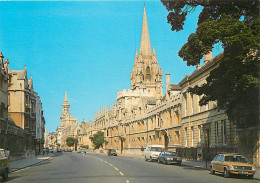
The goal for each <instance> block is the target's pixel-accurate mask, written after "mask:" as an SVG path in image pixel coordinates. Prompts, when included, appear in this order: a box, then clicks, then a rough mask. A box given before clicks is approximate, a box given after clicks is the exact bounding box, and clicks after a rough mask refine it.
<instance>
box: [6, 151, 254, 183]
mask: <svg viewBox="0 0 260 183" xmlns="http://www.w3.org/2000/svg"><path fill="white" fill-rule="evenodd" d="M6 182H8V183H49V182H50V183H59V182H60V183H81V182H82V183H83V182H84V183H86V182H87V183H92V182H93V183H103V182H104V183H158V182H160V183H168V182H171V183H172V182H175V183H178V182H181V183H183V182H187V183H193V182H195V183H196V182H199V183H201V182H211V183H219V182H225V183H228V182H232V183H239V182H250V183H255V182H258V180H249V179H245V178H224V177H223V176H221V175H210V174H209V172H208V171H206V170H202V169H194V168H191V167H186V166H175V165H163V164H158V163H157V162H146V161H144V160H143V159H137V158H127V157H114V156H112V157H110V156H106V155H96V154H87V155H81V154H78V153H62V154H60V155H55V156H54V157H53V158H51V159H50V160H48V161H45V162H42V163H40V164H37V165H34V166H31V167H28V168H25V169H23V170H19V171H17V172H13V173H11V174H10V175H9V180H8V181H6Z"/></svg>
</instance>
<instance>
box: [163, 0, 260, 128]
mask: <svg viewBox="0 0 260 183" xmlns="http://www.w3.org/2000/svg"><path fill="white" fill-rule="evenodd" d="M161 1H162V3H163V4H164V5H165V6H166V9H167V10H168V11H170V13H169V15H168V17H167V19H168V22H169V23H170V24H171V26H172V30H173V31H180V30H182V29H183V25H184V22H185V20H186V15H187V14H188V13H190V12H191V11H193V10H194V9H195V8H196V7H198V6H201V7H203V9H202V12H201V13H200V15H199V19H198V27H197V30H196V32H195V33H193V34H191V35H190V36H189V38H188V42H187V43H185V44H184V45H183V47H182V48H181V50H180V51H179V56H180V57H182V58H183V60H184V61H187V65H188V66H189V65H197V64H199V63H200V60H201V58H202V57H203V55H204V54H207V53H208V52H209V51H211V50H212V48H213V47H214V45H215V44H217V43H221V45H222V48H223V49H224V52H223V55H222V56H221V57H220V63H219V66H218V67H217V68H216V69H214V70H213V71H211V73H210V76H209V77H208V78H207V79H206V81H207V82H206V83H205V84H203V85H202V86H195V87H194V88H190V89H189V91H190V92H192V93H194V94H197V95H203V97H202V99H201V100H200V105H205V104H207V103H208V102H209V101H217V102H218V107H219V109H223V110H225V111H226V113H227V115H228V117H229V119H230V120H232V121H234V122H236V123H237V126H238V127H250V126H255V125H256V124H257V123H258V121H259V119H258V117H259V79H258V77H259V62H260V60H259V49H258V48H259V38H260V36H259V13H258V10H259V3H258V1H256V0H254V1H253V0H250V1H244V0H243V1H242V0H237V1H234V0H233V1H228V0H227V1H217V0H187V1H178V0H177V1H167V0H161Z"/></svg>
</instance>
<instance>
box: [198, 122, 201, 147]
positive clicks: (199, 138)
mask: <svg viewBox="0 0 260 183" xmlns="http://www.w3.org/2000/svg"><path fill="white" fill-rule="evenodd" d="M198 128H199V143H200V142H201V136H200V133H201V126H200V125H199V126H198Z"/></svg>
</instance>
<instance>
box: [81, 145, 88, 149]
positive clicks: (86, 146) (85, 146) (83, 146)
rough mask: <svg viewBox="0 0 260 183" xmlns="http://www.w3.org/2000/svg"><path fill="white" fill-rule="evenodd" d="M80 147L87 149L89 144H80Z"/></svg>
mask: <svg viewBox="0 0 260 183" xmlns="http://www.w3.org/2000/svg"><path fill="white" fill-rule="evenodd" d="M81 148H83V149H89V146H88V145H82V146H81Z"/></svg>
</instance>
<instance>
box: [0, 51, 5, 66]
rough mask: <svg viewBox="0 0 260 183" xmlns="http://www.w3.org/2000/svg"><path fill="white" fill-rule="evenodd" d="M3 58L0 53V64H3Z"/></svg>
mask: <svg viewBox="0 0 260 183" xmlns="http://www.w3.org/2000/svg"><path fill="white" fill-rule="evenodd" d="M3 58H4V55H3V54H2V52H0V62H1V64H3Z"/></svg>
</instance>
